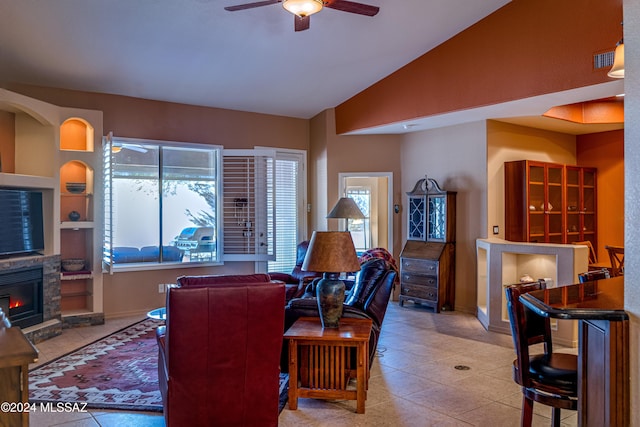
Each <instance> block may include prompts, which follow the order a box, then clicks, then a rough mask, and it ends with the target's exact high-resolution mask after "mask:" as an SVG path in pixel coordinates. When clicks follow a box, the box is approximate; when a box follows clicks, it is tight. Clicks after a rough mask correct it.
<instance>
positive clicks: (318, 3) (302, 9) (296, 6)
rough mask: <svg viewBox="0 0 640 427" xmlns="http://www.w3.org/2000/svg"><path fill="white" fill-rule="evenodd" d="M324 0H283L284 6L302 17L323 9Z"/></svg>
mask: <svg viewBox="0 0 640 427" xmlns="http://www.w3.org/2000/svg"><path fill="white" fill-rule="evenodd" d="M322 6H323V2H322V0H282V7H284V8H285V9H286V10H287V11H288V12H291V13H293V14H294V15H297V16H299V17H301V18H304V17H305V16H309V15H313V14H314V13H317V12H320V11H321V10H322Z"/></svg>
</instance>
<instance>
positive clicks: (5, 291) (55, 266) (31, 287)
mask: <svg viewBox="0 0 640 427" xmlns="http://www.w3.org/2000/svg"><path fill="white" fill-rule="evenodd" d="M36 276H37V277H36ZM38 282H40V283H38ZM17 285H20V286H17ZM16 286H17V287H16ZM14 291H15V292H14ZM0 307H1V308H2V310H3V311H5V313H7V314H8V316H9V318H10V320H11V324H12V325H13V326H18V327H21V328H22V332H23V333H24V335H25V336H26V337H27V338H28V339H29V340H30V341H31V342H32V343H34V344H37V343H39V342H40V341H44V340H47V339H49V338H52V337H55V336H58V335H60V334H61V333H62V311H61V310H60V255H36V256H24V257H11V258H4V259H3V258H0ZM25 325H29V326H25Z"/></svg>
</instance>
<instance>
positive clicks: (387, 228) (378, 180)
mask: <svg viewBox="0 0 640 427" xmlns="http://www.w3.org/2000/svg"><path fill="white" fill-rule="evenodd" d="M338 182H339V188H338V194H340V196H341V197H342V196H347V197H351V198H353V199H354V200H355V201H356V203H357V204H358V206H359V207H360V210H362V213H364V215H365V218H364V220H362V221H359V220H356V221H354V220H351V221H350V222H349V224H348V225H347V226H348V228H349V230H350V231H351V234H352V236H353V241H354V244H355V245H356V250H358V251H361V250H366V249H370V248H375V247H383V248H386V249H387V250H388V251H389V252H391V253H393V212H392V209H393V172H343V173H340V174H339V175H338Z"/></svg>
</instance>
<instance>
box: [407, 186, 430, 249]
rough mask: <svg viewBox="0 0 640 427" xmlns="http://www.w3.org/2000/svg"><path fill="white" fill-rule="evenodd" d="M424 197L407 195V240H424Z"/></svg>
mask: <svg viewBox="0 0 640 427" xmlns="http://www.w3.org/2000/svg"><path fill="white" fill-rule="evenodd" d="M426 207H427V206H426V197H425V196H421V197H411V196H410V197H409V212H408V215H409V216H408V218H407V219H408V220H407V232H408V233H407V234H408V236H407V237H408V239H409V240H425V237H426V234H427V233H426V222H427V221H426Z"/></svg>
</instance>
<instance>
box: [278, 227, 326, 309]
mask: <svg viewBox="0 0 640 427" xmlns="http://www.w3.org/2000/svg"><path fill="white" fill-rule="evenodd" d="M308 248H309V241H308V240H305V241H303V242H300V243H298V246H297V248H296V266H295V267H293V270H292V271H291V273H277V272H273V273H271V272H270V273H269V276H271V279H272V280H281V281H283V282H284V283H286V286H287V296H286V299H287V301H290V300H292V299H293V298H299V297H301V296H302V295H303V294H304V289H305V287H306V285H307V284H308V283H309V282H311V280H312V279H314V278H316V277H322V273H315V272H313V271H302V263H303V262H304V257H305V256H306V255H307V249H308Z"/></svg>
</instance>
